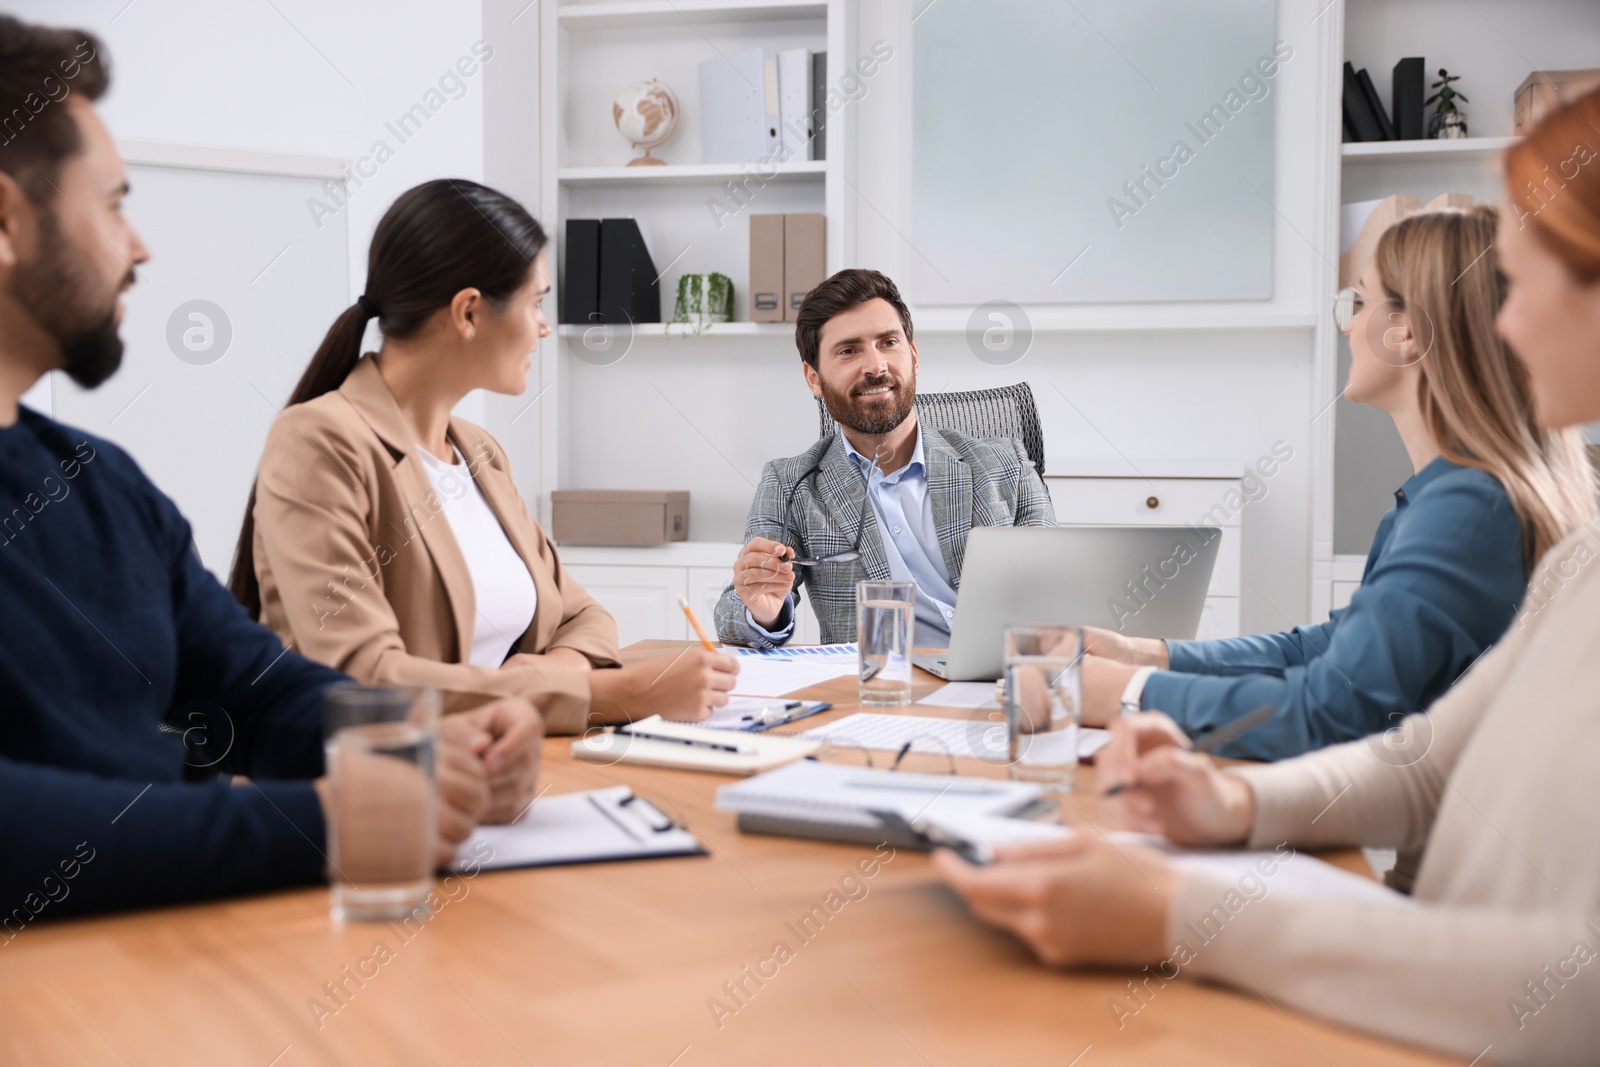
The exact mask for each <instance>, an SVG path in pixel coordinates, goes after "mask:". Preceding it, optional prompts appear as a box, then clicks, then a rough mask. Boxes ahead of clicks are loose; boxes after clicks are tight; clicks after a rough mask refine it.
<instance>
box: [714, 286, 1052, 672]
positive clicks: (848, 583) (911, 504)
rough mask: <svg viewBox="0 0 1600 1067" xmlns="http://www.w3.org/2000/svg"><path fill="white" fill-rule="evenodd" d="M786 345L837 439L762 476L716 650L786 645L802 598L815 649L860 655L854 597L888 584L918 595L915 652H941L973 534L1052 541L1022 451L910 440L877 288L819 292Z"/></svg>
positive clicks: (906, 404) (905, 381)
mask: <svg viewBox="0 0 1600 1067" xmlns="http://www.w3.org/2000/svg"><path fill="white" fill-rule="evenodd" d="M795 343H796V344H797V345H798V346H799V349H800V358H801V359H802V360H803V364H802V368H801V369H802V371H803V372H804V374H805V379H806V384H807V385H808V386H809V387H810V388H811V394H812V395H813V396H817V397H820V398H822V402H823V404H824V405H825V406H826V407H827V409H828V414H830V415H832V416H833V418H834V421H835V422H837V423H838V424H839V432H838V433H836V434H833V435H831V436H829V437H825V438H823V439H822V440H820V441H818V442H817V443H816V444H814V445H812V446H811V447H810V448H808V449H807V450H806V451H805V452H803V453H801V454H800V455H798V456H794V457H792V458H789V459H777V460H773V461H771V462H770V463H768V464H767V465H766V468H765V469H764V470H763V471H762V472H761V484H760V485H759V486H757V487H756V498H755V501H754V503H752V505H751V507H750V517H749V519H748V520H747V521H746V523H745V546H744V549H743V550H742V551H741V552H740V553H739V558H738V560H736V561H735V563H734V567H733V583H732V584H731V585H729V586H728V588H727V589H726V590H724V591H723V594H722V599H721V600H719V601H718V602H717V612H716V620H717V636H718V637H719V638H720V639H721V640H722V641H723V642H725V643H727V644H737V645H753V646H755V647H758V648H772V647H775V646H777V645H781V644H783V643H784V642H785V641H787V640H789V638H790V637H791V636H793V634H794V618H795V615H794V609H795V595H796V593H797V591H798V590H799V587H800V584H801V583H802V582H803V583H804V585H805V587H806V595H807V596H809V597H810V598H811V606H812V609H813V610H814V611H815V612H816V615H817V621H818V623H819V624H820V626H821V630H822V640H823V641H825V642H829V643H832V642H838V641H854V640H855V638H856V603H855V599H856V598H855V588H856V582H858V581H862V580H864V579H868V578H870V579H874V580H880V581H881V580H889V579H895V580H899V581H905V580H911V581H915V582H916V583H917V607H916V619H917V633H916V643H917V644H918V645H919V646H923V647H931V648H942V647H945V646H947V645H948V644H949V643H950V623H951V621H952V620H953V619H954V618H955V602H956V590H957V588H958V587H959V586H960V584H961V561H962V559H963V557H964V556H965V555H966V548H967V531H968V530H970V529H972V527H974V526H1054V525H1055V512H1054V511H1053V510H1052V509H1051V506H1050V496H1049V494H1048V493H1047V492H1046V491H1045V487H1044V481H1043V480H1042V479H1041V478H1040V477H1039V472H1038V471H1037V470H1036V469H1035V468H1034V465H1033V462H1032V461H1031V460H1030V459H1029V458H1028V454H1027V452H1026V451H1025V450H1024V449H1023V446H1022V443H1021V442H1019V441H1016V440H1014V439H1012V438H1009V437H989V438H982V439H979V438H974V437H968V436H967V435H966V434H963V433H958V432H956V431H955V430H935V429H928V430H926V431H924V429H923V428H922V427H921V426H919V425H918V423H917V415H916V410H915V408H914V407H913V401H914V400H915V398H916V390H917V385H916V381H917V366H918V363H917V348H916V345H914V344H913V343H912V340H911V314H910V312H909V311H907V310H906V305H905V301H903V300H902V299H901V298H900V291H899V290H898V289H897V288H896V287H895V284H894V282H892V281H890V280H889V278H888V277H886V276H885V275H883V274H880V273H878V272H877V271H874V270H857V269H852V270H842V271H840V272H839V273H838V274H835V275H834V276H833V277H831V278H829V279H828V280H827V281H825V282H823V283H822V284H821V285H819V286H817V287H816V288H815V289H813V290H812V291H811V292H810V293H809V294H807V296H806V299H805V303H804V304H802V305H801V307H800V311H799V313H798V315H797V320H796V322H795ZM840 555H842V556H844V557H846V558H843V559H839V560H828V561H824V562H820V563H816V564H814V565H811V566H799V565H797V564H795V563H794V562H791V561H793V560H797V559H799V560H806V559H816V558H821V557H829V556H840Z"/></svg>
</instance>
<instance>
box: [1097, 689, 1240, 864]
mask: <svg viewBox="0 0 1600 1067" xmlns="http://www.w3.org/2000/svg"><path fill="white" fill-rule="evenodd" d="M1270 715H1271V709H1270V708H1268V709H1265V711H1264V712H1263V711H1262V709H1257V711H1256V712H1252V713H1251V714H1250V715H1247V716H1245V717H1244V718H1243V719H1240V720H1237V721H1236V724H1230V727H1224V728H1223V729H1221V730H1218V731H1216V732H1215V733H1214V734H1212V735H1211V736H1210V737H1207V738H1205V739H1203V740H1202V741H1201V742H1200V743H1198V744H1194V745H1191V743H1190V741H1189V738H1188V736H1187V735H1185V734H1184V732H1183V730H1182V729H1180V728H1179V726H1178V724H1177V723H1175V722H1173V721H1172V720H1171V719H1170V718H1168V717H1167V716H1165V715H1163V714H1161V713H1160V712H1144V713H1142V714H1139V715H1125V716H1122V717H1121V718H1119V719H1118V720H1117V721H1116V722H1115V723H1113V724H1112V727H1111V740H1110V742H1108V743H1107V745H1106V746H1105V748H1103V749H1101V750H1100V752H1099V754H1098V755H1097V756H1096V757H1095V769H1096V773H1097V775H1098V777H1099V779H1100V781H1101V783H1102V784H1107V783H1109V788H1107V789H1106V790H1105V791H1104V792H1102V793H1101V799H1102V802H1103V804H1102V808H1101V810H1102V811H1103V812H1104V813H1105V814H1106V816H1107V817H1108V819H1109V820H1110V821H1111V822H1112V823H1114V824H1116V825H1119V826H1121V827H1122V828H1124V829H1128V830H1137V831H1140V832H1142V833H1151V834H1160V835H1163V836H1165V837H1168V838H1171V839H1172V840H1173V841H1176V842H1178V843H1179V844H1185V845H1221V844H1237V843H1241V842H1244V841H1246V840H1247V839H1248V838H1249V835H1250V830H1251V827H1252V826H1253V825H1254V824H1255V795H1254V794H1253V793H1252V792H1251V791H1250V787H1249V786H1248V785H1246V784H1245V782H1244V781H1243V780H1242V779H1239V778H1236V777H1233V776H1232V775H1228V774H1226V773H1224V772H1223V771H1222V770H1220V769H1219V768H1218V767H1217V766H1216V764H1215V763H1213V762H1212V761H1211V759H1210V758H1209V757H1208V756H1207V755H1205V753H1204V752H1203V751H1201V749H1202V748H1205V749H1211V748H1215V747H1216V746H1218V745H1221V744H1225V743H1226V742H1227V741H1229V740H1231V739H1232V738H1234V737H1237V736H1239V734H1241V733H1243V732H1244V731H1245V730H1247V729H1250V728H1251V727H1253V726H1255V725H1257V724H1259V723H1260V722H1262V721H1264V720H1265V719H1266V718H1268V717H1270Z"/></svg>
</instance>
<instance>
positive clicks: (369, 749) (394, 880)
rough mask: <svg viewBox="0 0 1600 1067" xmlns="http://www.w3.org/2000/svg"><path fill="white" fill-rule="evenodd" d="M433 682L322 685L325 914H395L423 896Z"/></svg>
mask: <svg viewBox="0 0 1600 1067" xmlns="http://www.w3.org/2000/svg"><path fill="white" fill-rule="evenodd" d="M439 710H440V699H439V691H438V690H437V689H427V688H416V689H413V688H405V687H399V686H364V685H356V684H355V683H353V682H352V683H348V684H343V685H336V686H333V687H332V688H330V689H329V690H328V696H327V716H326V721H325V728H324V731H323V737H324V743H325V745H326V748H327V773H328V785H329V795H330V797H331V798H332V803H331V804H330V805H329V806H330V808H331V809H332V810H331V812H330V814H329V818H328V861H329V863H330V865H331V866H332V868H333V871H332V875H333V901H332V905H333V916H334V918H335V919H338V920H341V921H342V920H351V921H356V922H361V921H369V920H381V919H401V918H404V917H405V916H407V915H409V914H411V912H412V911H413V910H414V909H415V908H417V907H418V906H419V905H420V904H422V902H423V901H424V900H425V899H426V898H427V896H428V892H429V890H430V889H432V887H433V869H434V865H435V861H436V859H437V855H438V838H439V782H438V772H437V769H436V765H435V758H436V754H437V750H438V746H439Z"/></svg>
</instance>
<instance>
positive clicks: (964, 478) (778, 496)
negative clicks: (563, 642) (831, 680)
mask: <svg viewBox="0 0 1600 1067" xmlns="http://www.w3.org/2000/svg"><path fill="white" fill-rule="evenodd" d="M922 454H923V461H924V463H926V465H927V470H928V497H929V499H930V500H931V501H932V502H933V520H934V527H935V528H936V529H937V531H938V534H939V548H940V550H941V552H942V554H943V556H944V563H945V566H946V567H947V568H948V569H949V571H950V584H951V585H952V586H955V587H957V588H959V587H960V585H961V561H962V560H963V558H965V556H966V551H967V531H968V530H970V529H972V527H974V526H1054V525H1055V524H1056V516H1055V511H1054V509H1053V508H1052V507H1051V506H1050V495H1049V493H1047V492H1046V491H1045V487H1044V480H1043V479H1041V478H1040V477H1039V473H1038V471H1037V470H1035V469H1034V466H1033V462H1032V461H1031V460H1029V459H1028V455H1027V453H1026V452H1025V451H1024V450H1023V448H1022V445H1021V444H1020V443H1018V442H1017V441H1015V440H1013V439H1012V438H1009V437H986V438H981V439H980V438H976V437H968V436H967V435H966V434H963V433H959V432H958V431H956V430H935V429H932V428H930V427H923V431H922ZM819 464H820V466H819V467H818V470H817V472H816V474H815V475H813V476H812V477H808V478H806V479H805V480H804V482H802V483H801V484H800V486H799V488H798V489H795V500H794V509H793V511H792V512H791V513H790V516H789V529H788V530H787V531H785V530H784V529H783V528H782V526H783V506H784V502H785V500H786V498H787V496H788V493H789V490H790V489H791V488H793V487H794V485H795V481H796V480H797V479H799V478H800V477H801V476H802V475H804V474H805V473H806V472H807V471H808V470H810V469H811V468H812V467H813V466H817V465H819ZM866 491H867V484H866V479H865V478H863V477H862V475H861V470H860V468H858V467H857V466H856V464H855V462H854V461H853V460H852V459H851V458H850V456H849V454H848V453H847V452H846V451H845V446H844V442H843V441H842V440H841V439H840V435H839V434H837V433H835V434H833V435H832V436H830V437H827V438H824V439H822V440H819V441H818V442H817V443H816V444H814V445H812V446H811V447H810V448H808V449H806V451H804V452H802V453H801V454H800V455H798V456H794V457H792V458H790V459H775V460H773V461H771V462H770V463H768V464H767V465H766V468H765V469H764V470H762V472H761V484H760V485H758V486H757V487H756V497H755V500H754V501H753V502H752V503H751V505H750V517H749V519H747V520H746V522H745V528H744V539H745V541H746V542H748V541H749V540H750V539H751V538H752V537H765V538H768V539H770V540H773V541H781V542H783V543H784V544H787V545H788V546H789V547H790V548H792V549H794V551H795V554H796V555H797V556H800V557H805V556H825V555H830V554H832V553H835V552H844V551H848V550H849V548H850V547H851V544H852V542H853V541H854V539H855V534H856V523H857V521H858V519H859V518H860V516H861V505H862V502H863V500H864V499H865V496H866ZM868 578H871V579H874V580H879V581H887V580H888V579H889V578H890V574H889V563H888V560H886V559H885V558H884V554H883V540H882V538H881V537H880V536H879V534H878V522H877V516H876V515H875V514H874V513H873V510H872V508H870V507H869V508H867V518H866V528H865V529H864V530H863V531H862V534H861V559H860V560H856V561H854V562H850V563H824V564H821V565H820V566H816V567H796V568H795V588H796V590H798V589H799V587H800V586H801V585H802V584H803V585H804V586H805V587H806V595H807V596H808V597H810V598H811V607H812V610H813V611H815V612H816V615H817V622H818V623H819V624H820V625H821V629H822V640H823V641H825V642H828V643H833V642H837V641H854V640H855V639H856V583H857V582H859V581H863V580H865V579H868ZM716 621H717V637H718V638H719V639H720V640H721V641H723V642H724V643H726V644H730V645H753V646H755V647H757V648H771V647H772V646H773V644H774V642H772V641H771V640H769V639H768V638H766V637H764V636H763V635H762V634H761V633H760V632H758V631H756V630H753V629H751V627H750V624H749V622H748V621H747V620H746V619H745V607H744V601H742V600H740V599H739V594H738V593H737V592H735V590H734V587H733V585H732V584H731V583H730V584H729V585H728V588H727V589H725V590H723V592H722V599H721V600H719V601H717V612H716Z"/></svg>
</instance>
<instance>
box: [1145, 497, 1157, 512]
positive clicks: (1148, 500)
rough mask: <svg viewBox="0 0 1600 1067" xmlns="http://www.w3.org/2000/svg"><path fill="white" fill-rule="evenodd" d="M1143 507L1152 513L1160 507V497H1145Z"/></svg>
mask: <svg viewBox="0 0 1600 1067" xmlns="http://www.w3.org/2000/svg"><path fill="white" fill-rule="evenodd" d="M1144 506H1145V507H1147V508H1149V509H1150V510H1151V511H1154V510H1155V509H1156V508H1159V507H1160V506H1161V498H1160V497H1154V496H1147V497H1145V498H1144Z"/></svg>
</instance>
